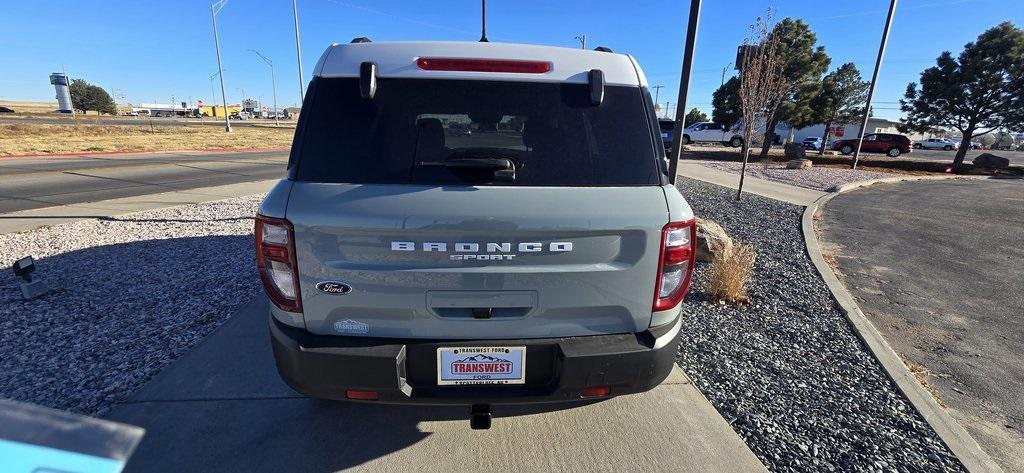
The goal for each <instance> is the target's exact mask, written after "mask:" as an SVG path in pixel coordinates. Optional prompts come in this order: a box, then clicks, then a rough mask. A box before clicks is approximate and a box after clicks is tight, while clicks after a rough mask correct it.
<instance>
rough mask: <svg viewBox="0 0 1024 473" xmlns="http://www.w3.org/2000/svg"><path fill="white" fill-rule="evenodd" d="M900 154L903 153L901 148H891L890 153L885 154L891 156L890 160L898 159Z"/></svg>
mask: <svg viewBox="0 0 1024 473" xmlns="http://www.w3.org/2000/svg"><path fill="white" fill-rule="evenodd" d="M900 153H901V151H900V149H899V148H889V151H886V152H885V154H887V155H889V157H890V158H895V157H898V156H899V155H900Z"/></svg>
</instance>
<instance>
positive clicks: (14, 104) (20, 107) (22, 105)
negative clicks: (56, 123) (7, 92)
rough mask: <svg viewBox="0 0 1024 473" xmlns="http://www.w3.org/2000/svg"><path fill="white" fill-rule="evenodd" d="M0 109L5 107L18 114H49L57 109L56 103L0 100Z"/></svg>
mask: <svg viewBox="0 0 1024 473" xmlns="http://www.w3.org/2000/svg"><path fill="white" fill-rule="evenodd" d="M0 107H7V108H9V109H11V110H14V113H18V114H30V113H31V114H35V113H50V112H52V111H54V110H56V109H57V102H24V101H13V100H0Z"/></svg>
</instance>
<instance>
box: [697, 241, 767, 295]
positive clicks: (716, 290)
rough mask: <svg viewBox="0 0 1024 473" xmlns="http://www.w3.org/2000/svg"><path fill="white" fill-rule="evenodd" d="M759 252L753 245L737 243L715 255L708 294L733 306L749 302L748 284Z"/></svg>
mask: <svg viewBox="0 0 1024 473" xmlns="http://www.w3.org/2000/svg"><path fill="white" fill-rule="evenodd" d="M756 258H757V252H756V251H754V247H753V245H745V244H743V243H740V242H735V243H733V245H732V246H731V247H727V248H724V249H723V250H722V251H719V252H717V253H715V258H714V260H713V261H712V262H711V284H710V286H709V287H708V293H709V294H710V295H711V297H714V298H715V299H717V300H720V301H726V302H730V303H733V304H740V303H744V302H747V301H748V300H749V299H748V298H747V283H748V282H750V272H751V271H752V270H753V269H754V260H755V259H756Z"/></svg>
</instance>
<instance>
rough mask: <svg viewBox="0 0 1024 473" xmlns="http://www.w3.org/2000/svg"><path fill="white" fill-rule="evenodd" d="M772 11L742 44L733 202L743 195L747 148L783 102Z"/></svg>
mask: <svg viewBox="0 0 1024 473" xmlns="http://www.w3.org/2000/svg"><path fill="white" fill-rule="evenodd" d="M772 28H773V25H772V11H771V10H768V11H767V12H765V14H764V16H759V17H757V19H756V20H754V24H753V25H751V26H750V36H748V37H747V38H746V39H745V40H743V46H741V47H742V48H743V49H742V51H743V57H742V59H741V62H740V78H739V79H740V84H739V88H740V91H739V92H740V94H739V95H740V108H741V110H742V112H743V113H742V115H743V116H742V118H741V124H742V126H743V167H742V168H741V170H740V185H739V189H737V191H736V200H740V198H741V197H742V195H743V178H744V176H745V174H746V171H747V161H748V160H749V159H750V147H751V145H752V144H753V143H755V142H760V141H761V140H763V139H764V134H765V131H764V130H765V127H764V126H763V125H764V124H765V123H771V121H772V119H773V118H774V114H775V111H776V110H777V109H778V106H779V103H781V102H782V100H783V98H785V94H786V91H788V90H789V84H787V82H786V77H785V74H784V71H783V69H784V64H783V62H782V59H781V57H780V54H779V50H780V41H779V37H778V35H772V34H771V31H772Z"/></svg>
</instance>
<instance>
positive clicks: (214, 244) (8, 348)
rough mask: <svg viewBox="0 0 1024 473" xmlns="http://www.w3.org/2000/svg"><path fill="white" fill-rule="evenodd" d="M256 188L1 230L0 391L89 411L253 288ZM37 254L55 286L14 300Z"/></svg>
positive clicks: (123, 392)
mask: <svg viewBox="0 0 1024 473" xmlns="http://www.w3.org/2000/svg"><path fill="white" fill-rule="evenodd" d="M262 198H263V196H262V195H254V196H249V197H240V198H235V199H229V200H222V201H217V202H208V203H202V204H193V205H186V206H182V207H175V208H169V209H161V210H152V211H146V212H139V213H134V214H130V215H127V216H120V217H111V218H106V219H102V220H85V221H79V222H73V223H68V224H62V225H56V226H52V227H43V228H38V229H35V230H32V231H28V232H21V233H13V234H5V235H0V268H2V269H0V397H4V398H8V399H15V400H19V401H26V402H31V403H35V404H41V405H44V406H49V407H53V408H57V409H66V410H71V411H74V412H78V413H83V414H91V415H95V414H100V413H102V412H104V411H105V409H106V408H107V407H108V406H110V405H111V404H112V403H114V402H116V401H118V400H120V399H122V398H124V397H126V396H128V395H129V394H131V393H132V392H133V391H134V390H135V389H136V388H138V387H139V386H141V385H142V384H143V383H144V382H145V381H146V380H148V379H149V378H150V377H151V376H153V375H154V374H156V373H157V372H158V371H160V369H161V368H163V367H164V366H165V365H167V364H168V363H170V362H171V361H172V360H174V359H175V358H177V357H178V356H180V355H181V354H183V353H185V352H186V351H187V350H188V349H189V348H190V347H191V346H192V345H193V344H195V343H196V342H197V341H199V340H201V339H202V338H203V337H204V336H205V335H206V334H208V333H209V332H210V331H212V330H213V329H214V328H216V327H217V326H218V325H219V324H220V323H221V322H223V321H224V320H226V319H227V317H229V316H230V315H231V314H232V313H234V312H235V311H236V310H237V309H238V308H239V307H240V306H241V305H242V304H244V303H246V302H247V301H249V300H250V299H251V298H252V297H253V296H254V295H256V294H258V293H259V290H260V288H259V282H258V276H257V274H256V269H255V263H254V255H253V244H252V236H251V235H252V228H253V221H252V216H253V215H254V214H255V213H256V209H257V207H258V205H259V202H260V201H261V200H262ZM25 255H31V256H33V257H34V258H36V267H37V269H36V272H35V273H34V274H33V277H34V278H35V279H39V280H43V281H46V282H47V283H48V284H49V285H50V286H51V287H56V288H60V291H59V292H56V293H52V294H49V295H46V296H43V297H41V298H39V299H35V300H32V301H23V300H22V299H21V291H20V289H19V283H20V282H21V280H20V279H18V278H16V277H15V276H14V274H13V271H11V270H10V269H9V268H10V266H11V264H13V262H14V261H15V260H16V259H18V258H20V257H23V256H25Z"/></svg>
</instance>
